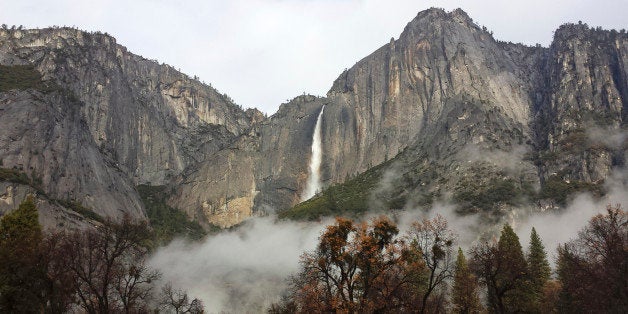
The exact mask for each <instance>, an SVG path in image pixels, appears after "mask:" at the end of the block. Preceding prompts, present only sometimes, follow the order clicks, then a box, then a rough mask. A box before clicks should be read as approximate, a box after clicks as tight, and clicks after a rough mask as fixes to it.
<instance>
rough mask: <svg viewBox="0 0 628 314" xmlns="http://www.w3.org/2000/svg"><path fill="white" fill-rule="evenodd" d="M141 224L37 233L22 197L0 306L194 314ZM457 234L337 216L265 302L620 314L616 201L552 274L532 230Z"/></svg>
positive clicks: (370, 309)
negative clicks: (479, 236)
mask: <svg viewBox="0 0 628 314" xmlns="http://www.w3.org/2000/svg"><path fill="white" fill-rule="evenodd" d="M150 232H151V231H150V229H149V228H148V227H147V225H146V224H145V223H136V222H132V221H131V220H129V219H128V218H127V219H123V220H122V221H121V222H118V223H114V222H111V221H108V222H105V223H102V224H98V225H97V226H95V227H94V228H91V229H86V230H76V231H58V232H46V231H43V230H42V228H41V226H40V225H39V223H38V215H37V208H36V205H35V203H34V199H33V198H31V197H28V198H27V199H26V200H25V201H24V202H23V203H22V204H21V205H20V206H19V208H18V209H16V210H14V211H12V212H10V213H8V214H6V215H4V216H3V217H2V219H0V311H1V312H3V313H16V312H18V313H33V312H39V313H42V312H44V313H65V312H86V313H110V312H115V313H147V312H156V311H157V312H167V313H203V312H204V305H203V303H202V302H201V301H200V300H198V299H192V298H190V297H189V296H188V294H187V293H186V292H185V291H184V290H181V289H178V288H174V287H173V286H172V285H171V284H169V283H167V284H165V285H164V284H162V282H161V281H160V278H161V274H160V273H159V272H158V271H156V270H154V269H152V268H150V267H149V266H147V258H148V256H149V254H150V253H151V249H150V247H151V246H150V242H151V235H150ZM458 240H459V239H458V238H457V236H456V235H455V233H454V232H453V231H452V230H451V229H450V227H449V226H448V224H447V221H446V220H445V219H444V218H443V217H441V216H436V217H435V218H432V219H422V220H419V221H415V222H414V223H412V224H411V225H410V227H409V228H408V230H407V231H405V232H403V233H400V231H399V228H398V226H397V225H396V223H395V222H393V221H392V220H391V219H390V218H388V217H386V216H381V217H377V218H374V219H372V220H371V221H369V222H355V221H353V220H350V219H347V218H340V217H339V218H336V220H335V222H334V223H333V224H331V225H329V226H327V227H326V228H325V230H324V231H323V233H322V234H321V236H320V238H319V241H318V246H317V247H316V249H315V250H314V251H311V252H306V253H304V254H303V255H302V257H301V260H300V269H299V271H298V272H297V273H296V274H294V275H293V276H292V277H290V278H289V281H290V283H291V284H290V287H289V289H288V290H287V291H286V293H285V295H284V297H283V299H282V300H281V301H280V302H277V303H275V304H273V305H272V306H271V307H270V308H269V309H268V311H269V312H270V313H329V312H341V313H410V312H411V313H417V312H418V313H448V312H454V313H483V312H490V313H513V312H523V313H572V312H600V311H602V312H608V313H626V312H628V301H627V300H628V287H627V286H628V285H627V282H628V281H627V279H628V264H627V263H628V262H627V261H628V249H627V248H628V215H627V214H626V212H625V211H624V210H622V209H621V207H620V206H619V205H616V206H608V207H607V209H606V213H605V214H600V215H597V216H595V217H593V218H592V219H591V220H590V221H589V224H588V225H587V226H586V227H584V228H583V229H582V230H581V231H580V233H579V234H578V236H577V237H576V238H575V239H573V240H571V241H569V242H568V243H565V244H563V245H561V246H560V247H559V248H558V259H557V270H556V272H555V273H552V271H551V268H550V262H549V261H548V258H547V256H548V254H547V252H546V250H545V246H544V244H543V241H542V238H541V237H540V236H539V234H538V233H537V232H536V229H534V228H533V229H532V232H531V234H530V238H529V246H528V250H527V251H524V250H523V248H522V246H521V242H520V239H519V237H518V236H517V235H516V234H515V232H514V230H513V229H512V227H511V226H509V225H504V226H503V228H502V230H501V233H500V235H499V237H498V238H495V239H490V240H486V241H483V242H480V243H476V244H475V245H474V246H472V247H471V248H470V249H469V250H468V251H467V252H466V254H465V252H464V251H463V250H462V249H460V248H458V250H457V252H456V251H455V250H454V248H455V247H457V241H458ZM456 253H457V254H456Z"/></svg>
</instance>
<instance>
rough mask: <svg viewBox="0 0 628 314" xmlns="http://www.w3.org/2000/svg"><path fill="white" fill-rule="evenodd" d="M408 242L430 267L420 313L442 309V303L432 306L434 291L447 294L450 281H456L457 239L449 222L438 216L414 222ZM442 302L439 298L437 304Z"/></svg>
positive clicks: (428, 267)
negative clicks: (454, 275) (455, 249)
mask: <svg viewBox="0 0 628 314" xmlns="http://www.w3.org/2000/svg"><path fill="white" fill-rule="evenodd" d="M407 241H408V243H409V245H410V247H411V248H413V249H414V250H416V252H418V254H419V256H420V257H421V259H422V260H423V262H424V263H425V266H426V267H427V282H426V287H425V289H424V291H423V293H422V296H421V304H420V312H421V313H425V312H426V311H427V310H428V308H432V309H433V308H434V307H436V308H440V307H443V305H442V304H440V303H439V302H432V305H431V306H430V304H429V303H430V297H432V296H433V294H434V293H435V292H438V293H440V294H444V292H445V289H446V284H447V280H448V279H450V278H453V272H454V268H455V264H454V261H455V259H454V257H453V244H454V242H455V236H454V234H453V232H452V231H451V230H449V228H448V227H447V220H446V219H445V218H443V217H442V216H441V215H437V216H436V217H435V218H434V219H423V221H416V222H414V223H413V224H412V227H411V229H410V231H409V232H408V236H407ZM441 299H442V298H438V296H437V297H436V298H435V300H434V301H438V300H441Z"/></svg>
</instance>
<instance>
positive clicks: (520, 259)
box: [497, 225, 528, 312]
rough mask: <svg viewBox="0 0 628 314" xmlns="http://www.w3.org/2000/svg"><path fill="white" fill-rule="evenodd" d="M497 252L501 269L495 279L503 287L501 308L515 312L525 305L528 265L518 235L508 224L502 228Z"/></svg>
mask: <svg viewBox="0 0 628 314" xmlns="http://www.w3.org/2000/svg"><path fill="white" fill-rule="evenodd" d="M497 252H498V255H499V259H501V263H500V264H501V265H502V266H503V271H502V272H501V273H500V274H498V277H497V280H498V281H499V282H500V286H502V287H503V288H504V290H503V291H504V293H503V298H502V302H503V304H502V305H503V309H504V310H505V312H516V311H520V310H523V309H525V308H526V307H527V303H528V302H527V299H528V298H527V297H526V296H527V291H526V290H527V287H528V283H527V273H528V265H527V263H526V260H525V258H524V256H523V249H522V248H521V243H520V242H519V237H518V236H517V234H516V233H515V231H514V230H512V228H511V227H510V226H509V225H505V226H504V228H503V229H502V233H501V236H500V237H499V242H497Z"/></svg>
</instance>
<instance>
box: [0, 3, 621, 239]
mask: <svg viewBox="0 0 628 314" xmlns="http://www.w3.org/2000/svg"><path fill="white" fill-rule="evenodd" d="M0 65H1V67H0V125H2V126H3V127H2V130H0V167H1V168H2V171H3V173H7V176H6V178H5V177H4V176H3V177H2V178H1V179H2V181H1V182H0V193H2V194H1V195H0V199H1V200H2V202H0V212H1V213H4V212H7V211H10V210H13V209H15V208H17V204H19V203H20V202H21V201H22V200H23V198H24V196H25V195H26V194H27V193H32V192H37V194H38V198H37V203H38V206H39V208H40V209H41V210H40V211H41V212H42V214H41V215H40V219H41V220H42V222H43V223H44V225H46V226H50V227H55V226H57V227H58V226H61V225H67V224H72V225H81V224H83V223H84V222H85V221H84V220H85V219H87V220H90V219H92V218H89V217H86V214H85V213H87V212H86V210H87V211H89V212H91V213H93V214H94V215H92V216H93V217H110V218H114V219H121V217H123V216H124V215H125V214H128V215H130V216H131V217H133V218H134V219H139V220H147V219H148V217H147V213H146V204H145V202H146V200H142V197H140V196H141V195H140V193H138V186H140V185H142V186H158V187H160V191H162V192H161V193H160V202H162V203H163V204H162V205H160V206H162V207H163V206H165V207H163V208H168V207H169V208H176V209H179V210H181V211H182V212H184V213H185V214H186V215H187V217H188V218H189V219H193V220H196V221H197V222H198V223H200V224H201V225H202V226H204V227H205V228H206V229H210V228H212V226H219V227H223V228H224V227H230V226H233V225H235V224H238V223H239V222H241V221H242V220H243V219H246V218H247V217H250V216H252V215H257V214H262V213H265V212H271V211H275V210H288V209H290V208H292V207H293V206H295V205H297V203H299V201H300V195H301V192H302V191H303V190H304V188H305V185H306V182H307V173H308V170H307V166H308V161H309V158H310V154H311V150H310V146H311V144H312V133H313V129H314V125H315V124H316V119H317V115H318V113H319V112H320V110H321V108H322V106H323V105H324V106H325V111H324V114H323V115H322V120H321V123H322V151H323V160H322V164H321V178H322V181H323V185H324V186H327V187H330V188H329V189H327V190H326V192H323V193H322V194H321V195H320V196H319V197H318V198H314V199H312V200H311V201H309V202H305V203H303V204H301V205H299V206H297V207H296V208H294V209H293V210H290V211H286V212H284V215H285V216H287V217H297V218H298V217H310V218H312V217H316V216H318V215H319V214H333V213H335V212H337V211H338V209H340V208H344V209H350V210H352V211H365V210H370V209H391V208H393V209H394V208H403V207H420V206H426V205H429V204H431V203H432V202H433V201H435V200H441V199H448V200H452V201H453V202H455V203H457V204H459V206H460V209H461V210H462V211H465V212H478V211H482V212H486V213H491V214H494V213H503V212H507V210H508V208H511V207H514V206H520V205H522V204H523V205H533V206H536V207H537V208H552V207H558V206H562V205H564V204H565V203H566V202H567V201H568V200H569V195H570V194H572V193H573V192H577V191H583V190H584V191H590V192H592V193H593V194H596V195H601V194H603V193H605V191H604V187H603V183H604V182H605V181H606V180H607V179H608V178H609V176H610V175H611V173H612V171H613V169H614V168H616V167H622V166H624V164H625V160H626V157H627V156H626V141H625V137H626V123H625V119H626V112H627V106H628V74H627V71H626V69H627V67H628V35H626V34H625V32H617V31H607V30H601V29H591V28H589V27H588V26H586V25H575V24H566V25H564V26H561V27H560V28H559V29H558V30H557V31H556V33H555V36H554V41H553V43H552V44H551V46H550V47H548V48H544V47H540V46H537V47H527V46H524V45H521V44H512V43H505V42H500V41H497V40H495V39H494V38H493V37H492V35H491V34H490V33H488V32H487V31H486V30H485V29H482V28H480V27H478V26H477V25H476V24H475V23H474V22H473V21H472V19H471V18H470V17H469V16H467V14H466V13H464V12H463V11H462V10H454V11H452V12H445V11H443V10H440V9H430V10H426V11H422V12H420V13H419V14H418V15H417V16H416V18H415V19H413V20H412V21H411V22H410V23H409V24H408V25H407V26H406V28H405V29H404V30H403V32H402V33H401V35H400V36H399V38H398V39H391V41H390V42H389V43H388V44H386V45H384V46H382V47H381V48H380V49H378V50H377V51H375V52H374V53H373V54H371V55H369V56H367V57H365V58H364V59H362V60H360V61H359V62H357V63H356V64H355V65H354V66H353V67H351V68H350V69H347V70H346V71H344V72H343V73H342V74H341V75H340V76H339V77H338V78H337V79H336V81H335V82H334V83H333V86H332V88H331V89H330V91H329V92H328V93H327V95H326V97H315V96H309V95H304V96H299V97H296V98H295V99H293V100H291V101H290V102H288V103H286V104H282V105H281V106H280V109H279V110H278V111H277V113H275V114H274V115H272V116H270V117H265V116H264V115H263V114H262V113H260V112H259V111H257V110H255V109H249V110H243V109H242V108H241V107H239V106H238V105H236V104H234V103H233V102H232V101H231V100H230V98H229V97H228V96H226V95H223V94H221V93H219V92H218V91H217V90H215V89H214V88H212V87H211V86H207V85H205V84H203V83H201V82H199V81H198V80H196V79H193V78H190V77H188V76H187V75H185V74H182V73H180V72H178V71H176V70H175V69H173V68H172V67H170V66H167V65H163V64H159V63H157V62H156V61H153V60H148V59H145V58H143V57H141V56H137V55H134V54H132V53H130V52H128V51H127V50H126V48H124V47H122V46H121V45H118V44H117V43H116V41H115V39H114V38H112V37H111V36H108V35H106V34H99V33H87V32H83V31H79V30H75V29H69V28H51V29H42V30H19V29H12V30H9V29H1V30H0ZM9 174H10V175H9ZM141 189H142V188H140V189H139V190H140V191H141ZM68 204H76V205H80V208H83V209H84V210H78V211H77V210H73V209H72V208H73V207H72V206H68ZM76 208H79V207H77V206H74V209H76ZM81 211H82V213H81ZM298 213H301V214H302V215H301V214H298ZM87 216H89V215H87Z"/></svg>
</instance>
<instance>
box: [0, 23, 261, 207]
mask: <svg viewBox="0 0 628 314" xmlns="http://www.w3.org/2000/svg"><path fill="white" fill-rule="evenodd" d="M0 43H1V45H0V64H3V65H32V66H34V68H35V69H36V70H37V71H38V72H39V73H41V74H42V81H44V82H50V84H52V85H54V86H55V89H56V91H54V92H52V93H47V94H46V95H43V96H42V95H39V94H37V93H36V92H35V94H33V92H31V93H30V94H29V93H18V94H15V93H12V92H10V93H3V94H1V96H2V98H3V103H4V105H3V108H2V110H3V113H2V116H1V117H0V118H1V119H3V122H5V124H3V125H4V126H6V127H7V128H6V130H5V131H3V132H2V137H1V139H2V140H3V141H6V142H8V144H7V145H2V148H0V158H1V160H2V167H7V168H14V167H15V168H18V169H21V170H23V171H25V172H26V173H27V174H28V175H29V176H31V177H33V178H38V179H39V180H41V181H42V188H43V190H44V191H45V192H46V193H48V194H49V195H50V196H52V197H55V198H58V199H67V200H73V201H78V202H81V203H83V204H84V205H85V206H88V207H90V208H93V210H94V211H96V212H97V213H99V214H101V215H103V216H108V217H120V216H121V215H122V214H124V213H130V214H131V215H132V216H134V217H138V218H141V217H144V213H143V208H142V204H141V202H140V201H139V197H138V196H137V192H136V191H135V190H134V186H135V185H137V184H140V183H147V184H153V185H163V184H167V183H169V182H171V180H172V179H173V178H174V177H175V176H177V175H178V174H180V173H181V172H182V171H183V170H184V169H185V168H186V167H188V166H189V165H190V164H196V163H198V162H200V161H203V160H205V159H206V158H207V157H208V156H210V155H212V154H213V153H215V152H218V151H220V150H221V149H223V148H225V147H227V146H228V144H229V143H230V142H231V141H232V140H233V139H234V138H236V137H237V136H238V135H240V134H242V133H243V132H244V131H245V130H247V129H249V128H250V125H251V124H252V121H254V120H255V119H260V118H259V116H260V114H259V112H255V111H249V112H244V111H243V110H241V109H240V108H239V107H238V106H236V105H234V104H233V103H232V102H231V101H230V100H229V99H228V97H227V96H225V95H221V94H220V93H218V92H217V91H216V90H214V89H213V88H211V87H209V86H207V85H204V84H202V83H200V82H198V81H197V80H194V79H191V78H189V77H187V76H186V75H184V74H182V73H180V72H178V71H176V70H174V69H173V68H172V67H170V66H166V65H160V64H158V63H157V62H155V61H151V60H147V59H145V58H143V57H140V56H137V55H133V54H131V53H129V52H127V51H126V49H125V48H124V47H122V46H120V45H117V44H116V42H115V39H113V38H112V37H110V36H107V35H102V34H90V33H86V32H82V31H78V30H74V29H66V28H62V29H43V30H0ZM7 69H9V68H7ZM27 90H29V89H27ZM40 98H41V99H40ZM16 139H17V140H16ZM20 139H21V141H19V140H20Z"/></svg>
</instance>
